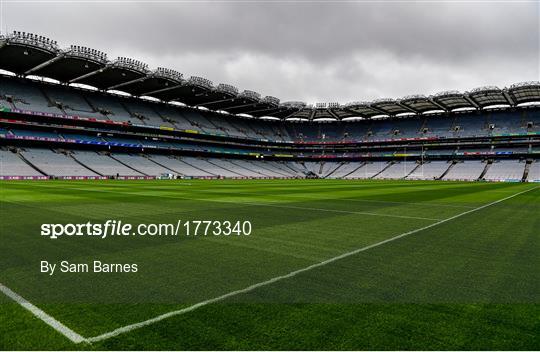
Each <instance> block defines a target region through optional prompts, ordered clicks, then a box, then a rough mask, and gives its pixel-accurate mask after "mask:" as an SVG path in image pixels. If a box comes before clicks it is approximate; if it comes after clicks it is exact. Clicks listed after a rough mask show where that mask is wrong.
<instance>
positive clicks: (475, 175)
mask: <svg viewBox="0 0 540 352" xmlns="http://www.w3.org/2000/svg"><path fill="white" fill-rule="evenodd" d="M485 168H486V163H485V162H483V161H482V160H465V161H462V162H458V163H456V164H455V165H454V166H453V167H452V168H451V169H450V170H449V171H448V173H447V174H446V175H445V176H444V177H443V180H456V181H475V180H478V179H479V178H480V176H481V175H482V172H483V171H484V169H485Z"/></svg>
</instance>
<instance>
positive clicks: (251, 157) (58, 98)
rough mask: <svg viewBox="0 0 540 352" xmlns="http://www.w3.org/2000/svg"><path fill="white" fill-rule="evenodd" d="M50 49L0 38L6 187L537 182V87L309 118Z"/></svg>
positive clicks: (327, 107) (301, 111) (373, 105)
mask: <svg viewBox="0 0 540 352" xmlns="http://www.w3.org/2000/svg"><path fill="white" fill-rule="evenodd" d="M51 42H54V41H50V40H48V39H47V38H44V37H42V36H35V35H29V34H27V33H23V32H13V33H11V34H7V35H3V36H0V70H2V74H0V146H1V147H2V148H3V149H2V159H1V160H2V171H1V175H0V176H2V177H4V178H5V177H8V176H9V177H12V176H13V177H15V178H17V177H19V176H20V177H59V178H63V177H68V178H69V177H88V178H96V177H99V178H104V177H123V178H126V177H127V178H155V177H159V176H160V175H163V174H172V175H174V176H176V177H203V178H216V177H231V178H292V177H296V178H345V179H357V178H358V179H372V178H374V179H385V178H388V179H408V180H435V179H441V180H469V181H474V180H484V181H536V180H538V178H539V177H538V165H539V162H538V159H539V156H540V107H539V104H540V82H524V83H518V84H514V85H511V86H509V87H505V88H502V89H501V88H498V87H480V88H477V89H473V90H471V91H469V92H462V93H460V92H454V91H450V92H441V93H438V94H434V95H431V96H422V95H416V96H408V97H405V98H402V99H379V100H375V101H372V102H351V103H347V104H339V103H331V104H327V103H317V104H314V105H311V104H306V103H304V102H296V101H291V102H280V100H279V99H277V98H275V97H270V96H266V97H262V96H261V95H260V94H259V93H257V92H253V91H247V90H246V91H241V92H240V91H239V90H238V89H237V88H236V87H233V86H231V85H227V84H219V85H214V84H213V83H212V82H210V81H209V80H207V79H204V78H201V77H190V78H188V79H185V78H183V75H182V74H180V73H178V72H176V71H174V70H168V69H163V68H160V69H156V70H149V69H148V67H147V65H145V64H144V63H141V62H139V61H137V60H130V59H126V58H118V59H117V60H114V61H108V59H107V58H106V55H100V56H99V57H94V56H92V55H93V54H92V53H93V52H94V51H92V50H90V51H85V52H80V53H79V52H77V53H75V54H74V56H73V57H71V58H70V60H64V59H63V58H64V56H63V55H65V54H66V53H65V52H64V51H62V50H60V49H58V48H57V47H55V46H54V45H53V46H51V44H50V43H51ZM55 45H56V44H55ZM29 49H30V50H36V51H40V52H42V53H43V56H40V57H37V56H36V57H29V56H28V55H26V54H25V53H27V52H28V50H29ZM71 50H74V49H73V47H72V49H71ZM88 55H90V56H88ZM50 65H53V66H54V69H53V68H50V67H49V66H50ZM85 67H86V68H85ZM49 68H50V69H49ZM90 68H91V72H88V69H90ZM30 72H31V73H33V75H32V76H30V75H29V73H30ZM40 75H42V76H40ZM36 77H37V79H36ZM58 82H60V84H58ZM83 87H84V88H83ZM495 103H496V104H495ZM321 118H323V119H324V120H325V121H321V120H320V119H321ZM331 120H334V121H331ZM12 151H15V153H14V152H12Z"/></svg>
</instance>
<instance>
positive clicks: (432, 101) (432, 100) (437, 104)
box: [428, 98, 450, 112]
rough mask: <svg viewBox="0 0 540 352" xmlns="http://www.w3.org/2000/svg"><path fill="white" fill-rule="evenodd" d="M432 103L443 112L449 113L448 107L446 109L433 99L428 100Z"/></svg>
mask: <svg viewBox="0 0 540 352" xmlns="http://www.w3.org/2000/svg"><path fill="white" fill-rule="evenodd" d="M428 100H429V101H430V102H431V103H433V105H435V106H438V107H439V108H440V109H441V110H443V111H444V112H449V111H450V109H448V108H447V107H445V106H444V105H442V104H441V103H439V102H438V101H435V100H434V99H433V98H429V99H428Z"/></svg>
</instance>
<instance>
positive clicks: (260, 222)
mask: <svg viewBox="0 0 540 352" xmlns="http://www.w3.org/2000/svg"><path fill="white" fill-rule="evenodd" d="M533 187H534V185H527V184H494V183H454V182H410V181H408V182H400V181H393V182H390V181H341V180H258V181H240V180H236V181H225V180H220V181H142V182H138V181H128V182H121V181H99V182H95V181H92V182H88V181H58V182H53V181H47V182H35V181H33V182H3V183H0V206H1V208H0V211H1V222H0V237H1V239H2V240H1V241H0V253H2V255H1V256H0V283H2V284H4V285H6V286H7V287H10V288H11V289H12V290H14V291H15V292H17V293H18V294H20V295H22V296H23V297H24V298H26V299H28V300H29V301H31V302H33V303H34V304H36V305H37V306H39V307H40V308H42V309H43V310H45V311H46V312H47V313H49V314H50V315H52V316H53V317H54V318H56V319H57V320H59V321H61V322H62V323H64V324H65V325H67V326H68V327H70V328H71V329H73V330H75V331H76V332H77V333H79V334H81V335H83V336H85V337H92V336H96V335H100V334H103V333H106V332H108V331H111V330H114V329H116V328H119V327H122V326H125V325H129V324H133V323H136V322H139V321H143V320H146V319H149V318H153V317H155V316H157V315H159V314H163V313H166V312H169V311H173V310H177V309H181V308H184V307H187V306H190V305H192V304H194V303H197V302H200V301H204V300H207V299H210V298H213V297H217V296H220V295H222V294H224V293H227V292H231V291H234V290H238V289H242V288H244V287H247V286H250V285H252V284H254V283H257V282H261V281H265V280H268V279H270V278H272V277H275V276H279V275H283V274H286V273H288V272H291V271H294V270H297V269H299V268H303V267H306V266H309V265H311V264H314V263H317V262H321V261H323V260H326V259H329V258H332V257H335V256H338V255H340V254H342V253H345V252H348V251H351V250H354V249H357V248H361V247H364V246H368V245H370V244H373V243H377V242H379V241H383V240H385V239H388V238H391V237H393V236H395V235H398V234H401V233H405V232H408V231H411V230H414V229H418V228H422V227H425V226H427V225H429V224H432V223H436V222H437V221H439V220H442V219H446V218H450V217H452V216H454V215H457V214H460V213H463V212H466V211H469V210H472V209H474V208H476V207H479V206H482V205H484V204H488V203H491V202H493V201H496V200H499V199H502V198H504V197H507V196H510V195H512V194H515V193H517V192H520V191H523V190H527V189H532V188H533ZM538 214H540V189H534V190H532V191H530V192H527V193H524V194H522V195H519V196H517V197H515V198H512V199H509V200H507V201H504V202H501V203H498V204H496V205H493V206H491V207H488V208H485V209H482V210H480V211H477V212H473V213H471V214H468V215H465V216H462V217H459V218H457V219H454V220H451V221H449V222H446V223H443V224H441V225H438V226H435V227H432V228H429V229H427V230H425V231H421V232H418V233H415V234H413V235H411V236H408V237H404V238H401V239H399V240H396V241H393V242H389V243H387V244H384V245H382V246H380V247H376V248H372V249H370V250H368V251H366V252H362V253H359V254H357V255H354V256H351V257H348V258H344V259H342V260H339V261H336V262H333V263H330V264H328V265H326V266H323V267H319V268H316V269H314V270H311V271H309V272H305V273H302V274H300V275H298V276H295V277H294V278H291V279H286V280H282V281H279V282H276V283H274V284H271V285H268V286H265V287H260V288H258V289H256V290H253V291H251V292H249V293H246V294H242V295H237V296H234V297H231V298H230V299H227V300H224V301H222V302H220V303H215V304H211V305H207V306H204V307H202V308H200V309H198V310H195V311H193V312H190V313H187V314H184V315H179V316H175V317H172V318H169V319H166V320H163V321H160V322H158V323H156V324H153V325H150V326H146V327H143V328H141V329H137V330H133V331H131V332H129V333H126V334H121V335H119V336H117V337H113V338H110V339H106V340H103V341H99V342H96V343H94V344H92V345H76V344H71V343H70V342H69V340H67V339H66V338H65V337H63V336H62V335H61V334H59V333H57V332H56V331H54V330H53V329H52V328H50V327H48V326H47V325H45V324H44V323H43V322H41V321H40V320H38V319H36V318H34V317H33V316H32V315H31V314H30V313H29V312H27V311H25V310H24V309H23V308H21V307H20V306H18V305H17V304H15V303H13V302H12V301H10V300H9V299H8V298H7V297H5V296H3V295H1V294H0V349H81V348H85V349H98V350H99V349H114V350H117V349H442V350H444V349H529V350H537V349H539V348H540V341H539V337H538V336H539V334H538V331H539V330H540V320H539V319H538V317H539V316H540V305H539V303H540V302H539V300H540V286H539V285H540V284H539V283H540V274H539V271H538V268H539V267H540V259H539V256H538V253H540V239H539V238H538V229H539V228H540V216H539V215H538ZM107 219H119V220H123V221H125V222H130V223H133V224H138V223H175V222H176V221H177V220H179V219H181V220H250V221H251V222H252V223H253V234H252V235H251V236H248V237H212V236H209V237H197V238H193V237H191V238H186V237H176V238H173V237H163V238H161V237H159V238H158V237H153V238H149V237H136V238H134V237H128V238H108V239H104V240H100V239H96V238H61V239H59V240H56V241H52V240H50V239H47V238H43V237H40V236H39V229H40V226H41V224H42V223H67V222H70V223H85V222H86V221H89V220H91V221H94V222H104V221H105V220H107ZM94 259H97V260H102V261H104V262H120V263H124V262H127V263H131V262H135V263H138V264H139V268H140V270H139V272H138V273H136V274H108V275H103V274H91V273H88V274H57V275H54V276H47V275H45V274H41V273H39V261H40V260H49V261H51V262H53V261H60V260H69V261H72V262H88V261H92V260H94Z"/></svg>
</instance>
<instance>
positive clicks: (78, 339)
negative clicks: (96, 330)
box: [0, 284, 86, 343]
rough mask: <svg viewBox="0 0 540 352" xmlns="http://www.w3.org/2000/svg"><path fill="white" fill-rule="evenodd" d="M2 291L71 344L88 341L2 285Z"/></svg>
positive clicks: (0, 286) (0, 285)
mask: <svg viewBox="0 0 540 352" xmlns="http://www.w3.org/2000/svg"><path fill="white" fill-rule="evenodd" d="M0 291H2V292H3V293H4V294H5V295H6V296H8V297H9V298H11V299H12V300H14V301H15V302H17V303H18V304H19V305H21V306H22V307H23V308H24V309H26V310H28V311H30V313H32V314H34V316H35V317H36V318H39V319H41V320H42V321H44V322H45V323H46V324H47V325H49V326H50V327H52V328H53V329H54V330H56V331H58V332H59V333H61V334H62V335H64V336H65V337H67V338H68V339H70V340H71V342H74V343H81V342H86V339H85V338H84V337H82V336H81V335H79V334H77V333H76V332H75V331H73V330H71V329H70V328H68V327H67V326H65V325H64V324H62V323H61V322H59V321H58V320H56V319H54V318H53V317H51V316H50V315H49V314H47V313H45V312H44V311H42V310H41V309H39V308H38V307H36V306H35V305H33V304H32V303H30V302H28V301H27V300H26V299H24V298H23V297H21V296H20V295H18V294H16V293H15V292H13V291H12V290H10V289H9V288H7V287H6V286H4V285H2V284H0Z"/></svg>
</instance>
